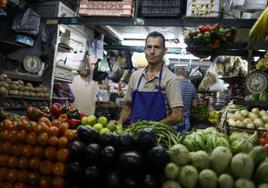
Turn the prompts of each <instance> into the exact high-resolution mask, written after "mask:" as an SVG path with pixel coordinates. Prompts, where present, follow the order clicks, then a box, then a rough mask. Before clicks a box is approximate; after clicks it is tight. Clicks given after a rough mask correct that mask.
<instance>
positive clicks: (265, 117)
mask: <svg viewBox="0 0 268 188" xmlns="http://www.w3.org/2000/svg"><path fill="white" fill-rule="evenodd" d="M261 118H262V120H263V121H265V122H268V114H265V115H263V116H262V117H261Z"/></svg>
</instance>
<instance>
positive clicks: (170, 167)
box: [165, 162, 179, 179]
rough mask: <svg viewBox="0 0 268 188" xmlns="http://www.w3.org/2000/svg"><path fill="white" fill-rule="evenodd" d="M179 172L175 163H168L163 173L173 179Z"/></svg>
mask: <svg viewBox="0 0 268 188" xmlns="http://www.w3.org/2000/svg"><path fill="white" fill-rule="evenodd" d="M178 174H179V167H178V166H177V165H176V164H175V163H172V162H170V163H168V164H167V165H166V167H165V175H166V177H167V178H170V179H175V178H176V177H177V176H178Z"/></svg>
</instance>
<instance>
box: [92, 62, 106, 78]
mask: <svg viewBox="0 0 268 188" xmlns="http://www.w3.org/2000/svg"><path fill="white" fill-rule="evenodd" d="M105 62H106V63H105ZM107 66H108V68H109V69H108V68H107ZM106 70H108V71H110V67H109V64H108V62H107V60H106V58H105V59H103V60H99V61H98V62H97V63H96V64H95V67H94V70H93V78H92V79H93V80H94V81H101V80H104V79H105V78H106V77H107V76H108V75H109V74H108V71H106Z"/></svg>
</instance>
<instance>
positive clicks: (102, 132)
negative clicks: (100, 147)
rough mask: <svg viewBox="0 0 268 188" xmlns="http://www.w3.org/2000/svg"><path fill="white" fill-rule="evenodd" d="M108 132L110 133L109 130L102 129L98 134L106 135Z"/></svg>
mask: <svg viewBox="0 0 268 188" xmlns="http://www.w3.org/2000/svg"><path fill="white" fill-rule="evenodd" d="M108 132H110V130H109V129H108V128H106V127H105V128H102V129H101V130H100V134H104V133H108Z"/></svg>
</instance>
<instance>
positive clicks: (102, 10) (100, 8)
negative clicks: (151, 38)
mask: <svg viewBox="0 0 268 188" xmlns="http://www.w3.org/2000/svg"><path fill="white" fill-rule="evenodd" d="M134 7H135V1H134V0H117V1H115V0H110V1H109V0H106V1H99V0H81V1H80V8H79V14H80V15H81V16H120V17H133V16H134Z"/></svg>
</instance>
